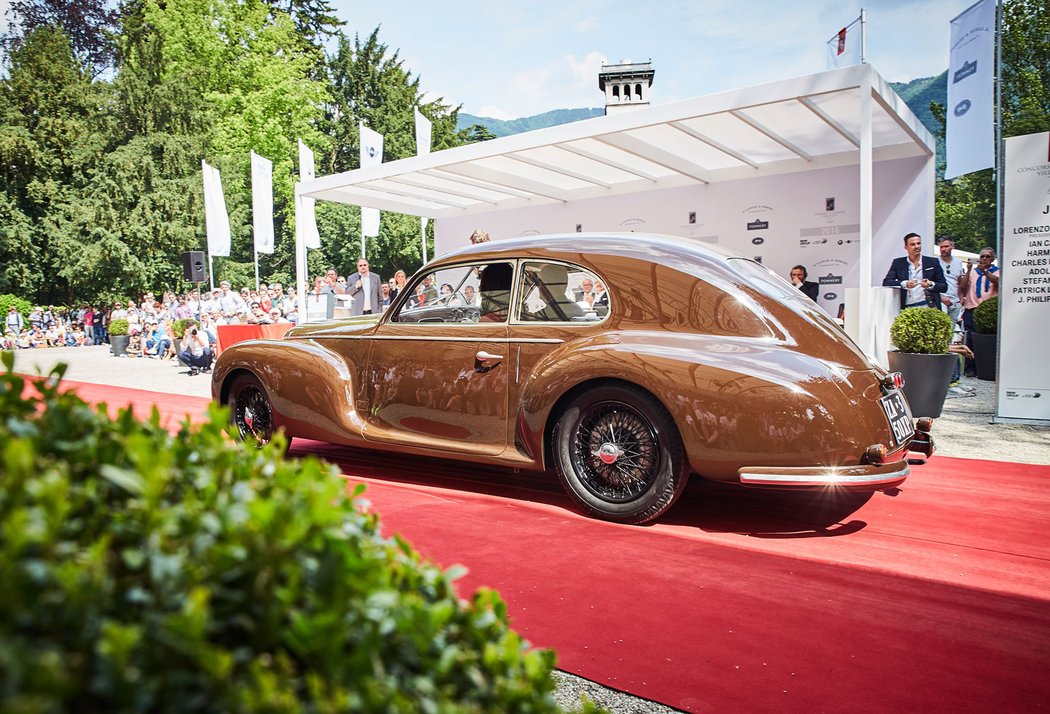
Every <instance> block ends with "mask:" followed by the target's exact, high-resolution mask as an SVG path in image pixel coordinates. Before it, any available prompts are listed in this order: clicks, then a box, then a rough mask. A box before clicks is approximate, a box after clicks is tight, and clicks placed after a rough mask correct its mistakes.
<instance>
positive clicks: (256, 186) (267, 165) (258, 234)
mask: <svg viewBox="0 0 1050 714" xmlns="http://www.w3.org/2000/svg"><path fill="white" fill-rule="evenodd" d="M252 229H253V230H254V233H255V252H256V253H272V252H273V164H272V163H271V162H270V160H269V159H267V158H264V157H262V156H259V155H258V154H256V153H255V152H254V151H253V152H252Z"/></svg>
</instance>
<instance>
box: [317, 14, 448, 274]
mask: <svg viewBox="0 0 1050 714" xmlns="http://www.w3.org/2000/svg"><path fill="white" fill-rule="evenodd" d="M328 77H329V86H330V88H331V101H330V103H329V104H328V105H327V106H326V110H325V121H324V127H325V133H326V134H327V135H328V136H330V137H331V142H332V143H331V145H332V149H331V150H330V151H329V152H327V153H326V154H325V156H324V158H323V166H324V168H325V172H326V173H338V172H341V171H350V170H352V169H356V168H359V166H360V136H359V133H360V132H359V128H358V125H359V123H360V122H364V124H365V125H366V126H368V127H369V128H370V129H372V130H374V131H377V132H379V133H380V134H383V135H384V142H383V159H384V161H394V160H397V159H402V158H407V157H409V156H415V155H416V142H415V113H414V111H413V110H414V109H415V108H417V107H418V108H419V110H420V112H422V113H423V115H424V116H426V117H427V118H428V119H430V121H431V123H432V126H433V130H432V132H433V136H432V147H431V148H433V149H443V148H448V147H452V146H458V145H459V144H461V143H462V138H461V137H460V136H458V135H457V134H456V130H455V127H456V116H457V114H458V113H459V108H458V107H457V108H452V107H450V106H448V105H446V104H445V103H444V101H443V100H442V99H440V98H439V99H435V100H430V101H426V100H425V99H424V97H423V91H422V89H421V87H420V78H419V77H417V76H413V75H412V74H411V73H410V72H408V71H407V70H406V69H405V68H404V63H403V61H402V60H401V59H400V57H399V56H398V53H397V52H394V53H393V54H391V53H390V52H389V48H388V47H387V45H386V44H385V43H383V42H382V41H380V39H379V28H376V29H375V30H373V31H372V32H371V33H370V34H369V35H368V36H367V37H366V38H364V39H362V38H361V36H360V35H355V36H354V39H353V41H351V40H350V39H349V38H348V37H346V36H345V35H342V34H340V36H339V42H338V45H337V47H336V51H335V52H334V53H333V54H332V55H331V56H330V57H329V58H328ZM360 225H361V224H360V210H359V209H357V208H356V207H338V206H326V205H324V204H321V205H320V206H319V208H318V231H319V232H320V234H321V248H322V251H323V253H324V255H325V256H327V257H328V258H329V260H330V263H331V264H332V265H335V266H336V268H337V269H338V270H339V271H340V272H347V271H349V270H351V269H352V266H353V264H354V262H355V261H356V260H357V258H358V256H359V255H360V252H361V250H360V237H361V233H360ZM367 252H368V257H369V263H370V264H371V266H372V269H373V270H374V271H375V272H377V273H379V274H380V275H383V276H385V277H388V276H390V275H392V274H393V272H394V271H395V270H405V271H406V272H408V273H412V272H413V271H414V270H416V269H417V268H418V267H419V266H420V265H421V264H422V249H421V247H420V234H419V219H418V217H416V216H405V215H402V214H396V213H390V212H384V213H383V214H382V219H381V227H380V237H379V238H373V239H369V241H368V248H367ZM428 255H433V252H432V251H431V250H430V249H429V248H428Z"/></svg>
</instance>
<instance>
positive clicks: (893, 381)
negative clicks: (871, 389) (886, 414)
mask: <svg viewBox="0 0 1050 714" xmlns="http://www.w3.org/2000/svg"><path fill="white" fill-rule="evenodd" d="M880 384H882V386H883V388H884V389H886V390H892V389H903V388H904V375H903V374H901V373H900V372H890V373H889V374H887V375H886V376H885V377H883V378H882V380H881V382H880Z"/></svg>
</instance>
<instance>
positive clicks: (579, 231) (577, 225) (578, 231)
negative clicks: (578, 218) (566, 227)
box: [576, 223, 583, 233]
mask: <svg viewBox="0 0 1050 714" xmlns="http://www.w3.org/2000/svg"><path fill="white" fill-rule="evenodd" d="M576 232H577V233H583V224H582V223H577V224H576Z"/></svg>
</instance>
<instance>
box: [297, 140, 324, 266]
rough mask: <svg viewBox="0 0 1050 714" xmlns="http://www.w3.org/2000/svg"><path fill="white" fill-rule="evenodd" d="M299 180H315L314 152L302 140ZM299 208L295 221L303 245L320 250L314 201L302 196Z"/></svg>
mask: <svg viewBox="0 0 1050 714" xmlns="http://www.w3.org/2000/svg"><path fill="white" fill-rule="evenodd" d="M299 180H300V181H313V180H314V152H313V151H311V150H310V147H309V146H307V145H306V144H304V143H303V140H302V139H299ZM298 208H299V209H300V210H298V211H296V212H295V220H296V222H297V223H298V226H299V229H300V231H301V234H302V237H303V245H305V246H306V247H307V248H315V249H316V248H320V247H321V236H320V234H319V233H318V232H317V213H316V210H315V209H314V199H312V198H309V197H307V196H302V197H301V198H300V199H299V205H298ZM300 213H301V214H302V215H300Z"/></svg>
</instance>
